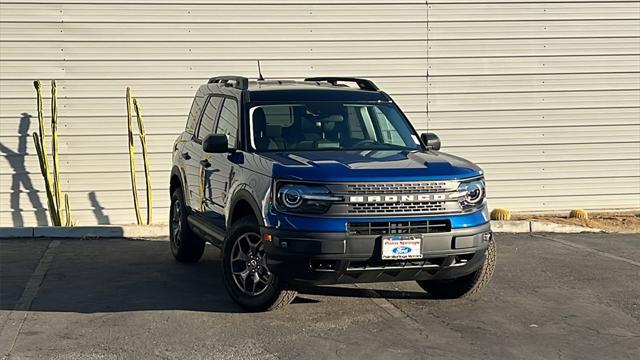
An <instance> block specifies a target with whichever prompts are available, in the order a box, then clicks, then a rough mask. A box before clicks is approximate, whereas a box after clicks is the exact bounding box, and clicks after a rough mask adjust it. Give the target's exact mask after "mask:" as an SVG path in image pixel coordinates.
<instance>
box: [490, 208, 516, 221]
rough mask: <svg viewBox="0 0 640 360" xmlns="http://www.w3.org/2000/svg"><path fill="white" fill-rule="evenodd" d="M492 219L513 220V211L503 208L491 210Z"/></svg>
mask: <svg viewBox="0 0 640 360" xmlns="http://www.w3.org/2000/svg"><path fill="white" fill-rule="evenodd" d="M491 220H511V212H510V211H509V210H508V209H503V208H497V209H493V211H491Z"/></svg>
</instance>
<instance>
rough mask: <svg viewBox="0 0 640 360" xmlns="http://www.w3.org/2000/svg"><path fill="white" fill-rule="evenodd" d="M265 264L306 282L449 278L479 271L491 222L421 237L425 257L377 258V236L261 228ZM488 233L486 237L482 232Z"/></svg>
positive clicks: (301, 281)
mask: <svg viewBox="0 0 640 360" xmlns="http://www.w3.org/2000/svg"><path fill="white" fill-rule="evenodd" d="M261 232H262V235H263V237H264V235H267V234H268V235H270V236H271V241H265V251H266V253H267V259H268V265H269V268H270V269H271V271H273V272H274V273H276V274H278V275H279V276H281V277H282V278H284V279H285V280H287V281H289V282H293V283H304V284H314V285H320V284H335V283H363V282H383V281H402V280H429V279H434V280H435V279H453V278H457V277H460V276H464V275H467V274H470V273H472V272H473V271H475V270H477V269H478V268H479V267H480V266H481V265H482V263H483V262H484V256H485V255H484V252H485V249H486V248H487V246H488V245H489V241H492V240H491V237H492V236H491V225H490V223H489V222H487V223H485V224H482V225H479V226H474V227H468V228H461V229H451V231H448V232H439V233H426V234H412V235H415V236H421V237H422V249H421V250H422V255H423V259H419V260H406V261H388V260H385V261H382V260H381V255H380V254H381V247H382V244H381V239H382V236H381V235H352V234H349V233H347V232H306V231H292V230H280V229H274V228H268V227H263V228H262V229H261ZM486 234H488V235H486Z"/></svg>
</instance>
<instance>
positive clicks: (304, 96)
mask: <svg viewBox="0 0 640 360" xmlns="http://www.w3.org/2000/svg"><path fill="white" fill-rule="evenodd" d="M345 82H346V83H354V84H356V85H357V86H358V87H350V86H347V85H345V84H344V83H345ZM209 84H217V85H220V86H225V87H234V88H236V89H239V90H246V91H247V92H248V93H249V97H250V99H251V100H250V101H278V100H282V99H287V100H288V101H296V100H298V101H300V100H306V101H313V100H322V101H332V100H341V101H389V100H390V98H389V97H388V95H386V94H385V93H384V92H382V91H379V89H378V87H377V86H376V85H375V84H374V83H373V82H372V81H370V80H367V79H360V78H347V77H315V78H306V79H305V80H304V81H295V80H275V79H274V80H249V79H248V78H245V77H241V76H218V77H214V78H211V79H209Z"/></svg>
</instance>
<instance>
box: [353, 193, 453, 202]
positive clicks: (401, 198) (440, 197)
mask: <svg viewBox="0 0 640 360" xmlns="http://www.w3.org/2000/svg"><path fill="white" fill-rule="evenodd" d="M454 197H455V195H454V196H451V194H446V193H445V194H437V193H436V194H433V193H431V194H408V195H356V196H349V197H348V202H350V203H398V202H429V201H446V200H451V199H453V198H454Z"/></svg>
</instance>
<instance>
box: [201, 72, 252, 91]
mask: <svg viewBox="0 0 640 360" xmlns="http://www.w3.org/2000/svg"><path fill="white" fill-rule="evenodd" d="M231 82H233V87H235V88H236V89H240V90H246V89H248V88H249V79H247V78H246V77H243V76H235V75H224V76H216V77H212V78H211V79H209V84H220V85H223V86H231Z"/></svg>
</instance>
